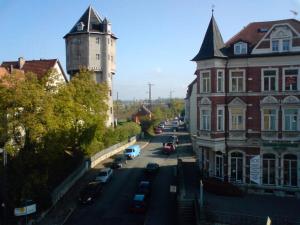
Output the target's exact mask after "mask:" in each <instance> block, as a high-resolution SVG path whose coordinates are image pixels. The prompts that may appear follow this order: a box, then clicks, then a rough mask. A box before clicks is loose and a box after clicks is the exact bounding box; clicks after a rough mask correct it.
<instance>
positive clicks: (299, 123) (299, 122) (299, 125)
mask: <svg viewBox="0 0 300 225" xmlns="http://www.w3.org/2000/svg"><path fill="white" fill-rule="evenodd" d="M288 109H295V110H297V120H296V123H297V128H296V130H287V129H286V127H285V110H288ZM282 130H283V131H292V132H296V131H300V109H299V108H297V107H283V108H282Z"/></svg>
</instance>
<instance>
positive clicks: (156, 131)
mask: <svg viewBox="0 0 300 225" xmlns="http://www.w3.org/2000/svg"><path fill="white" fill-rule="evenodd" d="M162 132H163V130H162V128H160V127H155V128H154V133H155V134H161V133H162Z"/></svg>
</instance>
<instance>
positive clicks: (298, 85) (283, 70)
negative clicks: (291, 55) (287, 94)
mask: <svg viewBox="0 0 300 225" xmlns="http://www.w3.org/2000/svg"><path fill="white" fill-rule="evenodd" d="M286 70H298V76H297V89H296V90H286V89H285V77H286V75H285V73H286V72H285V71H286ZM287 76H291V75H287ZM282 90H283V91H298V90H300V68H299V67H288V68H283V69H282Z"/></svg>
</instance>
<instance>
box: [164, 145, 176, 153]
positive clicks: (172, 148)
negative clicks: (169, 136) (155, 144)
mask: <svg viewBox="0 0 300 225" xmlns="http://www.w3.org/2000/svg"><path fill="white" fill-rule="evenodd" d="M175 148H176V147H175V145H174V144H173V143H172V142H168V143H164V144H163V153H166V154H171V153H173V152H175Z"/></svg>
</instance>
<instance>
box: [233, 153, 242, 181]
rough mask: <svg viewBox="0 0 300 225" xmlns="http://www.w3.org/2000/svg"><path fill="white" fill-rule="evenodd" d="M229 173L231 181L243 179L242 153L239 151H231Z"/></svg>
mask: <svg viewBox="0 0 300 225" xmlns="http://www.w3.org/2000/svg"><path fill="white" fill-rule="evenodd" d="M230 156H231V159H230V162H231V171H230V172H231V173H230V174H231V175H230V180H231V181H233V182H242V181H243V154H242V153H240V152H232V153H231V155H230Z"/></svg>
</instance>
